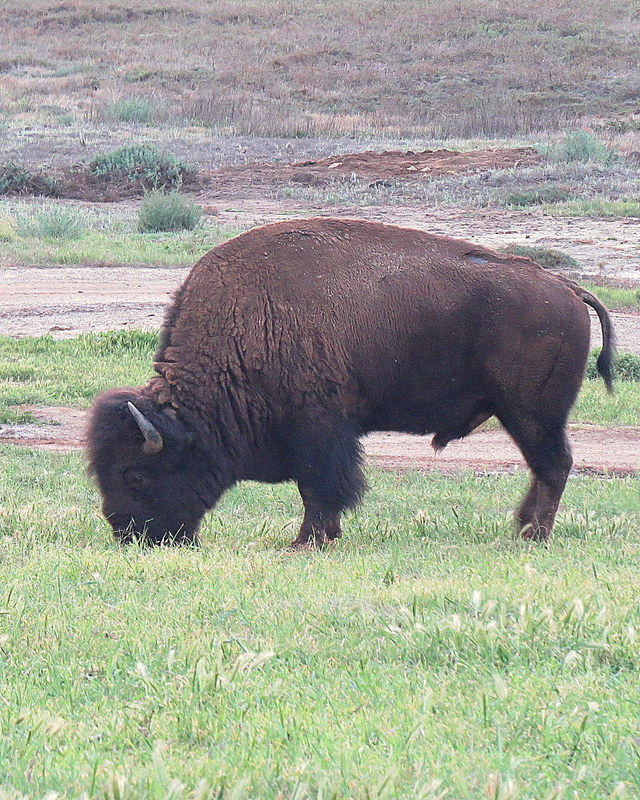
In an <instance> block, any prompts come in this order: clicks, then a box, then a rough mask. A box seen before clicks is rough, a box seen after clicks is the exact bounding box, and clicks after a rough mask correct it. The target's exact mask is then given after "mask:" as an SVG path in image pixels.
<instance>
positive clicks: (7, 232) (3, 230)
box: [0, 216, 16, 242]
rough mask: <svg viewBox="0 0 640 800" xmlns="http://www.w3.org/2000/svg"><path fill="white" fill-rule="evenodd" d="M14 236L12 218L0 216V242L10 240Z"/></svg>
mask: <svg viewBox="0 0 640 800" xmlns="http://www.w3.org/2000/svg"><path fill="white" fill-rule="evenodd" d="M15 238H16V231H15V228H14V223H13V220H12V219H10V217H4V216H0V242H12V241H13V240H14V239H15Z"/></svg>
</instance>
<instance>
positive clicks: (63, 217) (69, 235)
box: [18, 206, 85, 239]
mask: <svg viewBox="0 0 640 800" xmlns="http://www.w3.org/2000/svg"><path fill="white" fill-rule="evenodd" d="M84 231H85V223H84V220H83V219H82V217H80V216H79V215H78V213H77V212H76V211H74V209H72V208H65V207H64V206H51V208H47V209H45V210H44V211H40V212H39V213H38V214H35V215H34V216H33V217H31V218H29V219H26V220H23V221H21V222H19V223H18V233H19V234H20V235H21V236H32V237H34V238H36V239H81V238H82V237H83V236H84Z"/></svg>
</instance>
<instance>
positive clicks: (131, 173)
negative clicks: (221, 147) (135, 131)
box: [88, 144, 193, 189]
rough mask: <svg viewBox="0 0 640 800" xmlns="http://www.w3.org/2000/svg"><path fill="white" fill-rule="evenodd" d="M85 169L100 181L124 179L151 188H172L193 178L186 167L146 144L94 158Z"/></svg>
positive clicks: (190, 170)
mask: <svg viewBox="0 0 640 800" xmlns="http://www.w3.org/2000/svg"><path fill="white" fill-rule="evenodd" d="M88 170H89V172H90V173H91V174H92V175H96V176H97V177H100V178H106V179H108V178H113V177H124V178H128V179H129V180H130V181H138V182H139V183H141V184H142V185H143V186H144V187H146V188H151V189H160V188H173V187H175V186H179V185H180V184H181V183H182V182H183V180H184V179H185V177H188V176H191V175H193V170H192V169H191V168H190V167H188V166H187V165H186V164H184V163H182V162H181V161H178V160H177V159H176V158H174V156H172V155H171V154H169V153H162V152H160V151H159V150H158V149H157V148H156V147H153V146H151V145H147V144H137V145H126V146H124V147H118V148H117V149H116V150H112V151H111V152H110V153H106V154H104V155H100V156H96V158H94V159H93V161H91V162H90V163H89V166H88Z"/></svg>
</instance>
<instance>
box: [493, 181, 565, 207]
mask: <svg viewBox="0 0 640 800" xmlns="http://www.w3.org/2000/svg"><path fill="white" fill-rule="evenodd" d="M570 197H571V192H570V191H569V189H567V188H566V187H564V186H554V185H553V184H543V185H542V186H538V187H536V188H535V189H522V190H520V191H517V192H511V194H508V195H507V196H506V197H505V198H504V200H503V204H504V205H505V206H516V207H518V208H523V207H527V206H537V205H542V204H543V203H561V202H562V201H563V200H567V199H568V198H570Z"/></svg>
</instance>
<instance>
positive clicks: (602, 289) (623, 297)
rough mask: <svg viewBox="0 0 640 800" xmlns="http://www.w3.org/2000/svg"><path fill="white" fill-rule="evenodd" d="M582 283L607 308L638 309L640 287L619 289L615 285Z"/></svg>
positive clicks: (639, 307)
mask: <svg viewBox="0 0 640 800" xmlns="http://www.w3.org/2000/svg"><path fill="white" fill-rule="evenodd" d="M583 285H584V288H585V289H587V290H588V291H590V292H593V294H595V295H597V297H598V298H599V299H600V300H602V302H603V303H604V304H605V306H606V307H607V308H609V309H616V310H622V311H640V287H639V288H637V289H621V288H618V287H616V286H595V285H590V284H586V283H585V284H583Z"/></svg>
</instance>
